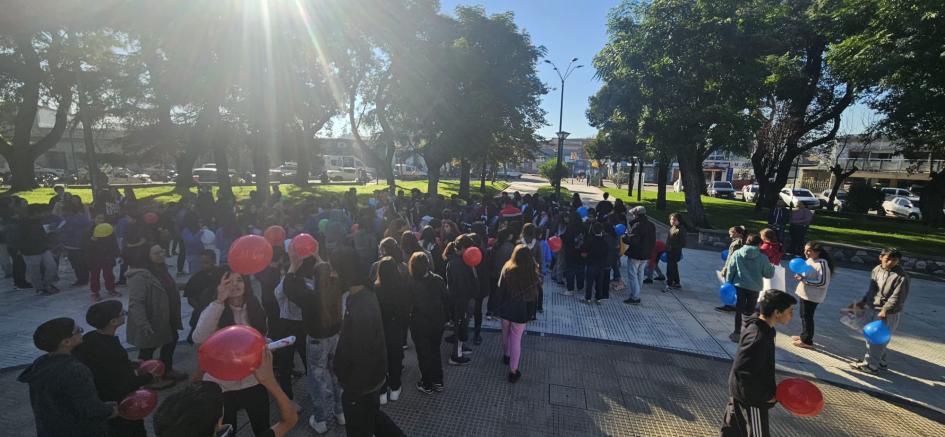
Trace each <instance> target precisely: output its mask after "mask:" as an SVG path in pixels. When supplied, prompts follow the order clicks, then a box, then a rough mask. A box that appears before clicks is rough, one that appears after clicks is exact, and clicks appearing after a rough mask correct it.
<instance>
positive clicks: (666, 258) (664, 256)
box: [660, 252, 669, 263]
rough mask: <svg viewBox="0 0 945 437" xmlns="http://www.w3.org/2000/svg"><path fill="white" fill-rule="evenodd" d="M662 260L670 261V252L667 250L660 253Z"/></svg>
mask: <svg viewBox="0 0 945 437" xmlns="http://www.w3.org/2000/svg"><path fill="white" fill-rule="evenodd" d="M660 261H662V262H664V263H668V262H669V254H668V253H666V252H663V254H662V255H660Z"/></svg>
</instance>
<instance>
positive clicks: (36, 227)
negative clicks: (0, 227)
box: [17, 205, 59, 294]
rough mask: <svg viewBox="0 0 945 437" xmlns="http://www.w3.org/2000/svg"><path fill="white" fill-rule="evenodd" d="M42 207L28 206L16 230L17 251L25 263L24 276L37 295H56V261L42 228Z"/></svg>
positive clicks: (57, 290)
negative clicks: (27, 212)
mask: <svg viewBox="0 0 945 437" xmlns="http://www.w3.org/2000/svg"><path fill="white" fill-rule="evenodd" d="M44 208H45V206H44V205H30V206H29V209H28V210H29V215H28V216H27V217H26V218H25V219H24V220H23V221H22V222H21V223H20V226H19V227H18V228H17V237H18V238H19V239H20V243H19V245H18V246H19V249H20V254H21V255H23V261H25V262H26V274H27V277H29V280H30V283H31V284H33V288H34V289H35V290H36V292H37V293H39V294H53V293H58V292H59V289H58V288H56V284H55V282H56V270H57V267H58V266H57V265H56V260H55V259H54V258H53V255H52V252H50V251H49V247H50V238H49V235H48V234H47V233H46V230H45V229H44V228H43V224H42V222H41V217H42V215H43V213H44Z"/></svg>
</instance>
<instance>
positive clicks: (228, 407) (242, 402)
mask: <svg viewBox="0 0 945 437" xmlns="http://www.w3.org/2000/svg"><path fill="white" fill-rule="evenodd" d="M375 399H376V398H375ZM240 410H246V416H248V417H249V424H250V426H252V428H253V434H255V435H260V434H262V433H263V432H264V431H266V430H268V429H269V426H270V424H269V393H267V392H266V388H265V387H263V386H262V384H256V385H254V386H252V387H249V388H244V389H242V390H234V391H228V392H223V423H227V424H230V425H232V426H233V429H237V428H236V413H238V412H239V411H240Z"/></svg>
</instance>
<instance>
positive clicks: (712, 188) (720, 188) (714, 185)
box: [705, 181, 735, 199]
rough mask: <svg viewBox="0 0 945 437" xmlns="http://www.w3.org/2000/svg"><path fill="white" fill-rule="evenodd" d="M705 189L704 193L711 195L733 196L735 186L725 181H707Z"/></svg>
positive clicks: (730, 197)
mask: <svg viewBox="0 0 945 437" xmlns="http://www.w3.org/2000/svg"><path fill="white" fill-rule="evenodd" d="M705 191H706V194H708V195H709V196H712V197H727V198H729V199H734V198H735V187H733V186H732V183H731V182H727V181H715V182H709V183H708V185H706V187H705Z"/></svg>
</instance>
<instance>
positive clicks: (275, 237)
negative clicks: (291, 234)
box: [263, 225, 285, 246]
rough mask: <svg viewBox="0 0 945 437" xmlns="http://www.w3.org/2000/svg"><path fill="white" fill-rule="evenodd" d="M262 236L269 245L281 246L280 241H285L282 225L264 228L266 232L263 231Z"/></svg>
mask: <svg viewBox="0 0 945 437" xmlns="http://www.w3.org/2000/svg"><path fill="white" fill-rule="evenodd" d="M263 238H265V239H266V241H268V242H269V245H270V246H281V245H282V242H283V241H285V229H282V226H279V225H272V226H270V227H268V228H266V232H263Z"/></svg>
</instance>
